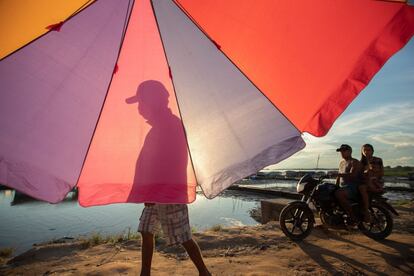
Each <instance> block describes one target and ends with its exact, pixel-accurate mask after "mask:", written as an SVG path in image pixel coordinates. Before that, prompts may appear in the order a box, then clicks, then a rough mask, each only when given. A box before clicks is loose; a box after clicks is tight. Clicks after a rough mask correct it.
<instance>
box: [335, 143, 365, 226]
mask: <svg viewBox="0 0 414 276" xmlns="http://www.w3.org/2000/svg"><path fill="white" fill-rule="evenodd" d="M336 151H337V152H340V153H341V156H342V160H341V162H340V163H339V169H338V176H337V178H336V185H339V187H340V188H339V189H338V190H337V191H336V192H335V197H336V198H337V200H338V202H339V204H340V205H341V206H342V208H344V210H345V211H346V212H347V214H348V215H349V217H350V218H351V220H352V221H354V222H355V221H356V217H355V215H354V214H353V212H352V207H351V204H350V202H349V201H350V200H352V201H358V200H359V194H361V199H362V206H363V210H362V213H363V216H364V221H365V222H369V221H370V217H369V212H368V208H367V207H368V201H369V198H368V192H367V190H366V186H365V185H360V184H361V182H362V166H361V164H360V162H359V161H358V160H357V159H355V158H353V157H352V148H351V146H349V145H347V144H342V145H341V146H340V147H339V148H338V149H336Z"/></svg>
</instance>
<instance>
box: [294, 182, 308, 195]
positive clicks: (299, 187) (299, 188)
mask: <svg viewBox="0 0 414 276" xmlns="http://www.w3.org/2000/svg"><path fill="white" fill-rule="evenodd" d="M305 186H306V182H302V183H298V185H296V191H297V192H298V193H302V192H303V190H305Z"/></svg>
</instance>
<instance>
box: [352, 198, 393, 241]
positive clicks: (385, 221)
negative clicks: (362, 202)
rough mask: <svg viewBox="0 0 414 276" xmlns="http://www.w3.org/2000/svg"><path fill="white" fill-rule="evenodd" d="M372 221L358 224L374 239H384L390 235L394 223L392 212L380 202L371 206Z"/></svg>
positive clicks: (365, 233) (363, 231)
mask: <svg viewBox="0 0 414 276" xmlns="http://www.w3.org/2000/svg"><path fill="white" fill-rule="evenodd" d="M369 212H370V215H371V222H369V223H365V222H361V223H359V224H358V228H359V230H360V231H361V232H362V233H363V234H364V235H366V236H368V237H370V238H371V239H374V240H383V239H385V238H386V237H388V236H389V235H390V234H391V232H392V228H393V225H394V221H393V219H392V216H391V214H390V212H388V210H387V209H385V208H384V207H383V206H381V205H379V204H372V205H371V207H370V208H369Z"/></svg>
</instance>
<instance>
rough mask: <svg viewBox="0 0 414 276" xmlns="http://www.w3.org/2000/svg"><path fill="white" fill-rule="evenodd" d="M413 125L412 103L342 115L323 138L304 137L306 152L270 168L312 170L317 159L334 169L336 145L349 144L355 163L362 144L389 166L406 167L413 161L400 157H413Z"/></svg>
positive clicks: (321, 163) (413, 107)
mask: <svg viewBox="0 0 414 276" xmlns="http://www.w3.org/2000/svg"><path fill="white" fill-rule="evenodd" d="M413 122H414V103H393V104H388V105H383V106H381V107H377V108H370V109H367V110H365V111H361V112H354V113H352V114H349V115H345V114H344V115H342V116H341V117H340V118H339V119H338V120H337V121H336V123H335V124H334V125H333V127H332V128H331V130H330V131H329V133H328V134H327V135H326V136H325V137H314V136H312V135H309V134H307V133H305V134H304V135H303V138H304V140H305V142H306V144H307V146H306V148H305V149H304V150H302V151H301V152H299V153H297V154H295V155H293V156H292V157H290V158H288V159H287V160H285V161H282V162H281V163H279V164H277V165H276V166H272V167H273V168H275V167H276V168H314V167H315V166H316V160H317V158H318V155H319V156H320V160H319V167H320V168H321V167H324V168H335V167H337V165H338V162H339V160H340V157H339V154H338V153H337V152H336V151H335V149H336V148H337V147H338V146H339V145H340V144H350V145H351V146H352V147H353V149H354V151H353V152H354V154H353V155H354V157H355V158H358V159H359V157H360V156H359V155H360V153H359V150H360V146H361V145H362V144H365V143H371V144H373V145H374V147H375V149H376V153H379V154H380V156H381V157H382V158H383V159H384V161H385V163H387V164H389V165H392V166H395V165H403V164H404V165H410V164H413V163H414V159H412V158H409V159H407V158H406V157H401V156H402V155H407V153H409V154H412V155H414V123H413ZM390 146H391V147H392V150H390ZM398 162H400V163H398Z"/></svg>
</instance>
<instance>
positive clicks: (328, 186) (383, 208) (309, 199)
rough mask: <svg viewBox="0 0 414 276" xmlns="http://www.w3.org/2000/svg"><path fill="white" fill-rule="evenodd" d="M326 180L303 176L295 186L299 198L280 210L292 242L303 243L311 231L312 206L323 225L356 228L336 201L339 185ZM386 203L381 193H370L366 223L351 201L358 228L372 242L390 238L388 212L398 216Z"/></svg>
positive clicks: (281, 225) (312, 222)
mask: <svg viewBox="0 0 414 276" xmlns="http://www.w3.org/2000/svg"><path fill="white" fill-rule="evenodd" d="M325 178H326V177H324V176H322V177H320V178H319V179H315V178H313V177H312V175H311V174H306V175H304V176H303V177H302V178H301V179H300V180H299V182H298V184H297V186H296V190H297V192H298V193H299V194H301V195H302V199H301V200H298V201H293V202H291V203H289V204H288V205H287V206H285V207H284V208H283V209H282V211H281V213H280V217H279V222H280V227H281V229H282V231H283V233H284V234H285V235H286V236H287V237H289V238H290V239H291V240H295V241H299V240H303V239H305V238H306V237H307V236H308V235H309V234H310V233H311V232H312V229H313V226H314V224H315V216H314V213H313V211H312V210H311V208H310V204H311V203H312V204H313V205H314V206H315V208H316V211H317V213H318V214H319V218H320V220H321V222H322V224H323V225H326V226H328V227H331V228H341V229H349V228H352V227H353V225H355V221H353V220H351V218H350V217H349V216H348V215H347V213H346V212H345V210H344V209H343V208H342V207H341V206H340V205H339V203H338V201H337V200H336V198H335V191H336V190H337V189H338V186H337V185H335V184H333V183H329V182H323V180H324V179H325ZM387 200H388V199H387V198H385V197H383V196H382V194H370V200H369V212H370V217H371V219H370V222H369V223H366V222H364V221H363V215H362V212H361V206H360V202H351V206H352V211H353V214H354V215H355V217H356V218H357V221H356V223H357V226H358V229H359V230H360V231H361V232H362V233H363V234H364V235H366V236H368V237H370V238H372V239H374V240H382V239H385V238H386V237H387V236H388V235H390V234H391V232H392V228H393V217H392V215H391V213H392V214H394V215H396V216H398V213H397V211H396V210H395V209H394V208H393V207H392V206H391V205H390V204H389V203H388V202H387Z"/></svg>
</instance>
